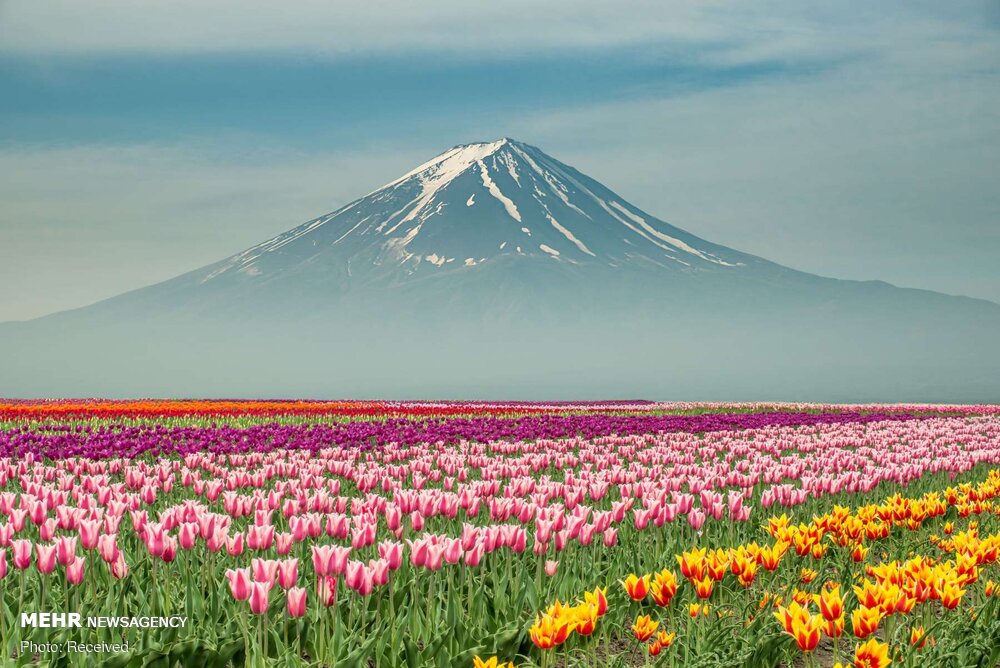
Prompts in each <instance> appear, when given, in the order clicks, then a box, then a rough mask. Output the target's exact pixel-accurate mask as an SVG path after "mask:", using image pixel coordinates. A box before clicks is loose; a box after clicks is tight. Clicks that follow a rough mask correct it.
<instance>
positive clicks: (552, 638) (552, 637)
mask: <svg viewBox="0 0 1000 668" xmlns="http://www.w3.org/2000/svg"><path fill="white" fill-rule="evenodd" d="M572 630H573V624H572V623H571V622H570V621H569V620H566V619H560V618H557V617H553V616H552V615H542V616H541V617H538V618H536V619H535V623H534V625H532V627H531V628H530V629H528V635H529V636H531V642H533V643H535V646H536V647H538V648H539V649H550V648H552V647H555V646H556V645H561V644H562V643H564V642H566V638H568V637H569V634H570V631H572Z"/></svg>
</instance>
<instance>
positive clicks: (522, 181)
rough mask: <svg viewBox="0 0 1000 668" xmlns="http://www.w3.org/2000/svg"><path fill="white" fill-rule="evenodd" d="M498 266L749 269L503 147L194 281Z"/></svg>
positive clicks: (453, 160) (454, 157)
mask: <svg viewBox="0 0 1000 668" xmlns="http://www.w3.org/2000/svg"><path fill="white" fill-rule="evenodd" d="M498 258H507V259H515V260H534V261H544V262H546V263H557V264H558V263H562V264H567V265H593V264H600V265H604V266H611V267H621V266H626V265H630V266H641V267H644V268H653V269H657V268H658V269H670V270H675V271H691V270H705V269H711V270H724V269H726V268H731V267H736V266H740V265H744V264H747V263H752V262H757V261H758V260H757V258H752V257H751V256H747V255H744V254H742V253H738V252H736V251H732V250H730V249H727V248H724V247H721V246H716V245H714V244H711V243H709V242H706V241H704V240H702V239H699V238H698V237H695V236H694V235H691V234H688V233H687V232H685V231H683V230H680V229H678V228H675V227H673V226H671V225H668V224H667V223H664V222H663V221H661V220H658V219H656V218H654V217H652V216H650V215H649V214H647V213H645V212H643V211H641V210H640V209H638V208H637V207H635V206H633V205H631V204H629V203H628V202H626V201H625V200H624V199H622V198H621V197H619V196H618V195H616V194H615V193H614V192H612V191H611V190H609V189H608V188H606V187H604V186H603V185H601V184H600V183H598V182H597V181H595V180H594V179H591V178H590V177H588V176H586V175H584V174H582V173H580V172H578V171H577V170H575V169H573V168H572V167H569V166H568V165H565V164H563V163H562V162H559V161H558V160H556V159H554V158H552V157H550V156H548V155H546V154H545V153H544V152H542V151H541V150H540V149H538V148H535V147H533V146H530V145H528V144H524V143H521V142H518V141H514V140H512V139H509V138H503V139H499V140H497V141H492V142H483V143H473V144H462V145H459V146H455V147H454V148H451V149H449V150H448V151H445V152H444V153H442V154H440V155H438V156H437V157H435V158H433V159H431V160H429V161H427V162H425V163H423V164H422V165H420V166H419V167H417V168H416V169H414V170H412V171H410V172H408V173H406V174H404V175H403V176H401V177H399V178H398V179H395V180H394V181H391V182H389V183H387V184H385V185H384V186H382V187H380V188H378V189H377V190H374V191H372V192H371V193H369V194H368V195H366V196H364V197H362V198H360V199H358V200H355V201H354V202H351V203H350V204H347V205H346V206H344V207H342V208H341V209H338V210H337V211H334V212H332V213H330V214H327V215H325V216H322V217H319V218H316V219H314V220H311V221H309V222H307V223H305V224H303V225H300V226H299V227H297V228H295V229H292V230H290V231H288V232H286V233H284V234H281V235H278V236H277V237H274V238H273V239H270V240H268V241H265V242H264V243H262V244H259V245H257V246H254V247H253V248H250V249H248V250H246V251H244V252H242V253H239V254H238V255H234V256H232V257H231V258H229V259H227V260H225V261H223V262H221V263H219V264H217V265H214V266H212V267H210V268H208V271H207V272H205V274H204V275H203V278H202V281H203V282H205V281H211V280H215V279H218V278H220V277H223V276H225V277H226V278H227V279H228V280H253V281H268V280H271V279H273V278H276V277H277V276H279V275H282V276H287V275H289V274H290V273H295V274H298V273H300V272H306V273H309V274H315V273H316V272H320V271H322V272H326V273H329V272H330V271H331V270H333V271H334V273H335V274H338V275H340V276H341V277H342V278H347V279H350V280H351V282H363V281H364V280H366V279H367V278H370V277H371V275H372V274H375V275H377V276H379V277H384V276H386V275H387V274H392V275H393V276H394V277H395V278H397V279H400V278H402V279H405V278H406V277H408V276H425V275H428V274H432V273H439V272H441V271H452V270H462V271H465V270H468V269H470V268H472V267H477V266H480V265H483V264H486V263H490V262H494V261H496V260H497V259H498Z"/></svg>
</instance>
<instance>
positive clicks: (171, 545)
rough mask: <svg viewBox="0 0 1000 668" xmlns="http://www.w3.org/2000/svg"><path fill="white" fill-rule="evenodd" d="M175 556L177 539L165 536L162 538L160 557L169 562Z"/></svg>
mask: <svg viewBox="0 0 1000 668" xmlns="http://www.w3.org/2000/svg"><path fill="white" fill-rule="evenodd" d="M176 558H177V539H176V538H174V537H173V536H165V537H164V539H163V551H162V552H161V553H160V559H162V560H163V561H164V562H166V563H168V564H169V563H170V562H172V561H173V560H174V559H176Z"/></svg>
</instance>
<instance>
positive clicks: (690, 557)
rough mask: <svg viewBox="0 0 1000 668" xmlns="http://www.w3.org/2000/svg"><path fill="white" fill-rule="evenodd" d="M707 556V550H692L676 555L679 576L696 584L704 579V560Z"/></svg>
mask: <svg viewBox="0 0 1000 668" xmlns="http://www.w3.org/2000/svg"><path fill="white" fill-rule="evenodd" d="M706 554H708V549H707V548H704V547H703V548H701V549H700V550H699V549H697V548H696V549H693V550H689V551H687V552H683V553H681V554H679V555H677V563H678V564H680V567H681V575H683V576H684V577H686V578H687V579H688V580H690V581H691V582H696V581H698V580H701V579H702V578H704V577H705V559H706V556H705V555H706Z"/></svg>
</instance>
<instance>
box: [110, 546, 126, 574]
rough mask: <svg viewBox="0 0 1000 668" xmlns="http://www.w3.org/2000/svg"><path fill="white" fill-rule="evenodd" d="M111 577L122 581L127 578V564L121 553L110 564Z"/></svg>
mask: <svg viewBox="0 0 1000 668" xmlns="http://www.w3.org/2000/svg"><path fill="white" fill-rule="evenodd" d="M111 575H113V576H114V578H115V579H116V580H122V579H124V578H125V577H127V576H128V564H127V563H125V554H124V553H123V552H120V551H119V552H118V558H117V559H115V562H114V563H113V564H111Z"/></svg>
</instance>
